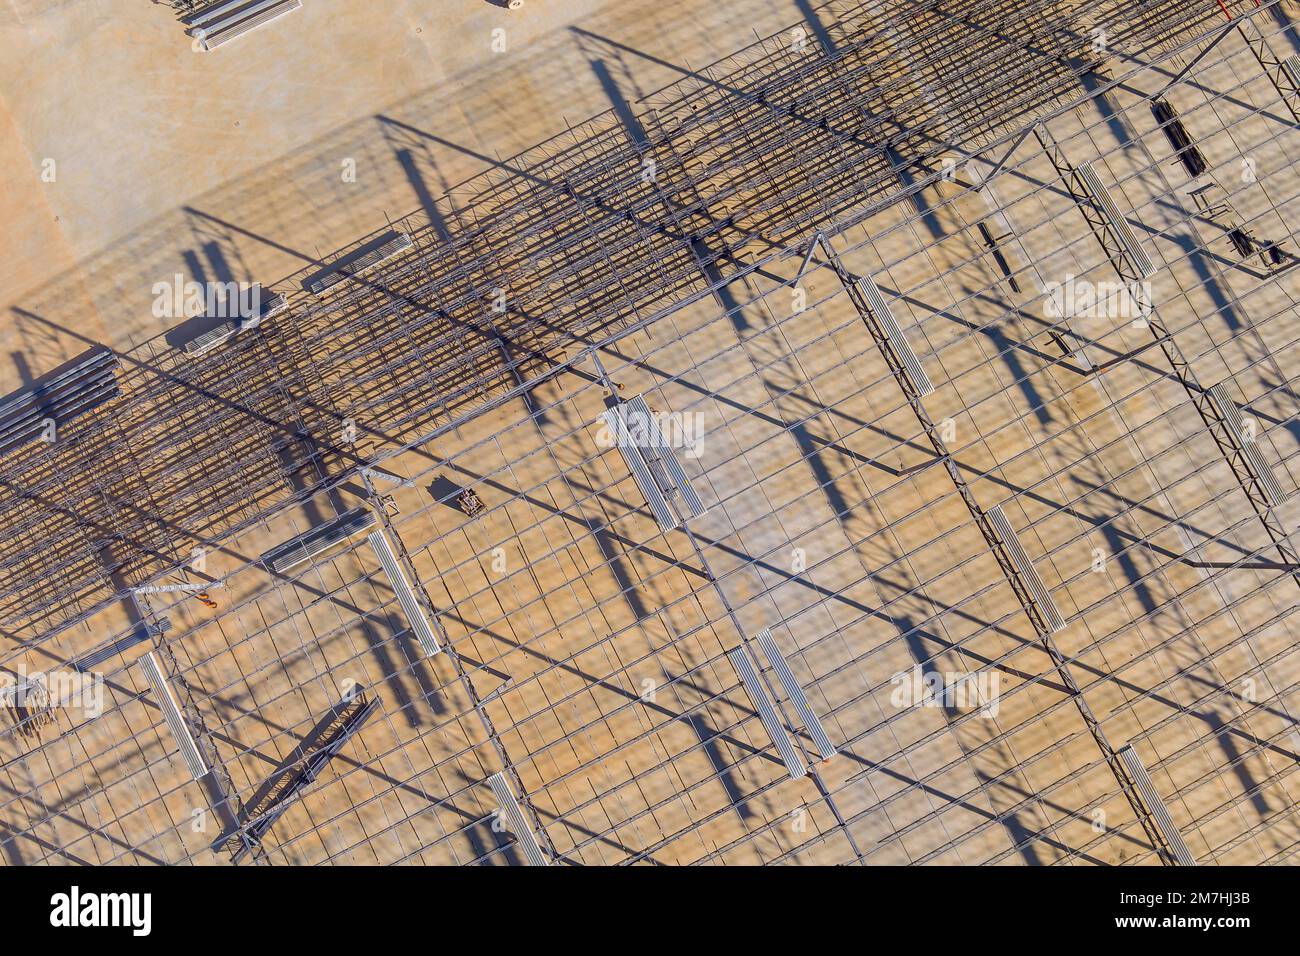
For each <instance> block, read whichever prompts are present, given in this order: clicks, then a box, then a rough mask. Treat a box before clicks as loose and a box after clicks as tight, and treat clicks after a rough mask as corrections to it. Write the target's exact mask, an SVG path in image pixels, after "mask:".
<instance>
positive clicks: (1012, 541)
mask: <svg viewBox="0 0 1300 956" xmlns="http://www.w3.org/2000/svg"><path fill="white" fill-rule="evenodd" d="M987 514H988V516H989V520H990V521H992V522H993V527H994V528H996V529H997V532H998V537H999V538H1001V539H1002V543H1003V544H1005V545H1006V548H1007V552H1008V553H1009V554H1010V556H1011V563H1012V564H1014V565H1015V566H1016V570H1017V571H1019V572H1020V576H1021V577H1022V578H1023V579H1024V581H1025V585H1026V586H1027V587H1028V588H1029V590H1030V591H1031V592H1032V593H1033V595H1034V603H1035V604H1036V605H1038V608H1039V610H1040V611H1041V612H1042V614H1043V617H1044V618H1045V619H1046V620H1047V626H1048V628H1049V629H1050V630H1052V631H1059V630H1060V629H1061V628H1063V627H1065V620H1064V619H1063V618H1062V617H1061V612H1060V611H1058V610H1057V608H1056V602H1055V601H1054V600H1052V593H1051V592H1050V591H1048V590H1047V585H1045V584H1043V579H1042V578H1040V577H1039V576H1038V569H1037V568H1035V567H1034V563H1033V562H1032V561H1030V560H1029V555H1027V554H1025V549H1024V547H1023V546H1022V545H1021V544H1020V537H1019V536H1018V535H1017V534H1016V532H1015V530H1014V529H1013V528H1012V527H1011V522H1010V521H1008V520H1007V516H1006V515H1005V514H1003V512H1002V508H1001V506H997V507H994V508H990V509H989V510H988V512H987Z"/></svg>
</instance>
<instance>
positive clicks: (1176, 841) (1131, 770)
mask: <svg viewBox="0 0 1300 956" xmlns="http://www.w3.org/2000/svg"><path fill="white" fill-rule="evenodd" d="M1115 754H1116V756H1118V757H1119V759H1120V762H1121V763H1122V764H1124V769H1125V770H1127V771H1128V774H1129V776H1130V777H1132V778H1133V782H1134V783H1135V784H1137V788H1138V793H1140V794H1141V795H1142V802H1143V803H1145V804H1146V805H1147V809H1148V810H1150V811H1151V815H1152V816H1153V817H1155V818H1156V826H1158V827H1159V828H1160V833H1161V835H1163V836H1164V838H1165V842H1166V843H1168V844H1169V849H1171V850H1172V851H1173V853H1174V856H1175V857H1176V858H1177V859H1178V862H1179V864H1180V865H1182V866H1196V858H1195V857H1193V856H1192V851H1191V850H1189V849H1188V848H1187V844H1186V843H1185V842H1183V835H1182V834H1181V833H1179V832H1178V828H1177V827H1176V826H1174V821H1173V818H1172V817H1170V816H1169V810H1168V808H1167V807H1166V806H1165V802H1164V801H1163V800H1161V799H1160V794H1159V793H1157V792H1156V787H1155V784H1153V783H1152V782H1151V777H1150V775H1149V774H1147V768H1146V767H1144V766H1143V765H1142V759H1141V758H1140V757H1139V756H1138V755H1137V751H1136V750H1134V749H1133V745H1132V744H1125V745H1124V746H1123V747H1120V748H1119V750H1117V751H1115Z"/></svg>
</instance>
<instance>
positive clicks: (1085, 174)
mask: <svg viewBox="0 0 1300 956" xmlns="http://www.w3.org/2000/svg"><path fill="white" fill-rule="evenodd" d="M1075 169H1077V170H1078V172H1079V176H1080V177H1081V178H1082V179H1083V182H1084V185H1086V186H1087V187H1088V192H1089V193H1090V194H1091V195H1092V198H1093V199H1094V200H1095V201H1096V204H1097V208H1098V209H1100V210H1101V214H1102V215H1103V216H1105V217H1106V219H1107V221H1108V222H1109V223H1110V227H1111V229H1113V230H1114V231H1115V235H1116V236H1118V237H1119V241H1120V245H1122V246H1123V247H1124V251H1125V253H1126V254H1127V255H1128V257H1129V259H1130V260H1132V262H1133V265H1134V266H1135V267H1136V268H1137V270H1138V274H1139V276H1140V277H1141V278H1143V279H1145V278H1146V277H1147V276H1149V275H1151V274H1152V273H1153V272H1155V271H1156V267H1155V265H1154V263H1152V261H1151V258H1150V257H1149V256H1148V255H1147V253H1146V250H1145V249H1143V248H1142V244H1141V243H1139V242H1138V240H1137V236H1135V235H1133V228H1132V227H1131V226H1130V225H1129V224H1128V220H1127V219H1125V218H1124V217H1123V215H1121V214H1120V211H1119V208H1118V207H1117V206H1116V205H1115V200H1113V199H1111V197H1110V191H1109V190H1107V189H1106V187H1105V186H1103V185H1102V184H1101V180H1100V179H1099V178H1098V177H1097V173H1096V172H1095V171H1094V170H1093V168H1092V164H1091V163H1080V164H1079V165H1078V166H1076V167H1075Z"/></svg>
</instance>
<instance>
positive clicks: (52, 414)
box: [0, 346, 120, 454]
mask: <svg viewBox="0 0 1300 956" xmlns="http://www.w3.org/2000/svg"><path fill="white" fill-rule="evenodd" d="M119 391H120V389H119V387H118V382H117V356H116V355H115V354H114V353H113V352H112V351H111V350H110V349H107V348H104V347H103V346H96V347H95V348H92V349H89V350H88V351H86V352H83V353H82V354H81V355H79V356H78V357H77V358H75V359H73V360H72V361H71V362H68V363H67V364H66V365H64V366H62V367H61V368H59V369H56V370H55V371H54V372H52V373H50V374H49V375H47V376H45V377H44V378H42V379H41V380H40V381H39V382H38V383H37V384H36V385H34V386H32V387H31V388H27V389H24V390H23V391H21V392H15V393H14V394H12V395H10V396H9V397H8V398H6V399H5V400H4V401H3V402H0V454H3V453H4V452H8V451H12V450H13V449H15V448H21V447H22V446H23V445H26V444H29V443H30V442H33V441H36V440H37V439H39V438H41V437H42V436H43V435H45V434H46V428H47V425H48V423H49V422H51V421H52V422H53V423H54V425H55V428H56V429H57V428H58V427H61V426H62V425H64V424H65V423H67V422H69V421H71V420H72V419H74V418H76V417H77V416H79V415H84V414H85V413H87V412H89V411H92V410H94V409H95V408H98V407H99V406H100V405H102V404H104V403H105V402H107V401H109V400H110V399H113V398H116V397H117V395H118V393H119Z"/></svg>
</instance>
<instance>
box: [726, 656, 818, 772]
mask: <svg viewBox="0 0 1300 956" xmlns="http://www.w3.org/2000/svg"><path fill="white" fill-rule="evenodd" d="M727 657H728V659H729V660H730V661H731V666H732V667H734V668H735V669H736V673H737V674H739V675H740V682H741V683H742V684H744V685H745V692H746V693H747V694H749V699H750V701H751V702H752V703H753V705H754V708H755V709H756V710H757V711H758V716H759V719H761V720H762V721H763V726H764V727H765V728H767V735H768V736H769V737H771V738H772V743H774V744H775V745H776V749H777V752H778V753H779V754H780V755H781V759H782V760H784V761H785V767H786V769H787V770H789V771H790V776H791V777H793V778H794V779H796V780H797V779H799V778H800V777H802V776H804V775H805V774H807V773H808V768H807V766H805V765H804V762H803V758H802V757H801V756H799V752H798V751H797V750H795V749H794V743H793V742H792V741H791V740H790V735H789V734H787V733H786V732H785V727H783V726H781V718H780V717H778V716H777V714H776V709H775V708H774V707H773V706H772V701H771V699H770V698H769V697H768V696H767V691H765V690H763V682H762V681H761V680H759V679H758V671H756V670H755V669H754V664H753V662H752V661H750V659H749V653H748V652H747V651H746V650H745V649H744V648H743V647H737V648H734V649H732V650H730V651H727Z"/></svg>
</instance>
